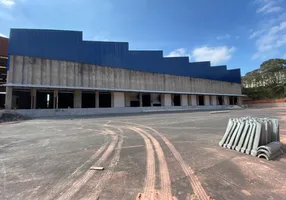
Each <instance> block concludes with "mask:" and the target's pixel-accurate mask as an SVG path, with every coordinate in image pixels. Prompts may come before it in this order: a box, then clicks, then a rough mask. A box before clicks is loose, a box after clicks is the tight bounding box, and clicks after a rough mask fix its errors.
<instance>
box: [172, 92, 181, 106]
mask: <svg viewBox="0 0 286 200" xmlns="http://www.w3.org/2000/svg"><path fill="white" fill-rule="evenodd" d="M174 106H181V95H179V94H174Z"/></svg>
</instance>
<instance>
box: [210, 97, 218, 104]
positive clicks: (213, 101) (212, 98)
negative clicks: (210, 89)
mask: <svg viewBox="0 0 286 200" xmlns="http://www.w3.org/2000/svg"><path fill="white" fill-rule="evenodd" d="M211 101H212V105H213V106H216V105H217V96H212V97H211Z"/></svg>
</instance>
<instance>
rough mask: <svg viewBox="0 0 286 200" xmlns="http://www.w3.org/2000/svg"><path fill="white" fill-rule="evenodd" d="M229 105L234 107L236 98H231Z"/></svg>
mask: <svg viewBox="0 0 286 200" xmlns="http://www.w3.org/2000/svg"><path fill="white" fill-rule="evenodd" d="M229 105H234V98H233V97H229Z"/></svg>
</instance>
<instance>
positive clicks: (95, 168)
mask: <svg viewBox="0 0 286 200" xmlns="http://www.w3.org/2000/svg"><path fill="white" fill-rule="evenodd" d="M89 169H90V170H99V171H102V170H104V167H91V168H89Z"/></svg>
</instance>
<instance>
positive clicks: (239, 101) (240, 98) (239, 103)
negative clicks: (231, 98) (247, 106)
mask: <svg viewBox="0 0 286 200" xmlns="http://www.w3.org/2000/svg"><path fill="white" fill-rule="evenodd" d="M242 104H243V102H242V97H237V105H239V106H242Z"/></svg>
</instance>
